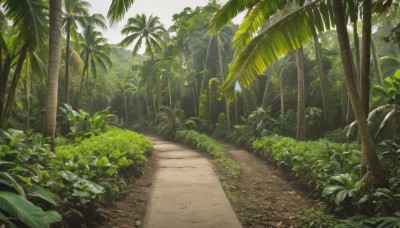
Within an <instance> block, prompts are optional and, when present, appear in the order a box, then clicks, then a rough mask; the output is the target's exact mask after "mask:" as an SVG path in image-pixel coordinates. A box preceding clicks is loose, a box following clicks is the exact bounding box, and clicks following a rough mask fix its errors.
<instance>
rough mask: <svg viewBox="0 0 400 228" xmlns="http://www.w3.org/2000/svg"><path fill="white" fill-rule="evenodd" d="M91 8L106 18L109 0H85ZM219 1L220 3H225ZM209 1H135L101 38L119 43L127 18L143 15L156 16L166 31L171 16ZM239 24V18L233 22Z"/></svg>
mask: <svg viewBox="0 0 400 228" xmlns="http://www.w3.org/2000/svg"><path fill="white" fill-rule="evenodd" d="M86 1H88V2H89V3H90V4H91V5H92V7H91V9H90V13H100V14H103V15H104V16H105V17H107V11H108V8H109V7H110V4H111V0H86ZM225 1H226V0H221V1H220V2H222V3H223V2H225ZM208 2H209V0H135V2H134V3H133V5H132V6H131V8H130V9H129V11H128V12H127V13H126V14H125V18H124V19H123V20H122V21H120V22H118V23H117V24H116V25H113V26H112V27H111V28H109V29H108V30H107V31H103V36H104V37H106V38H107V39H108V41H109V43H110V44H116V43H119V42H120V41H121V40H122V39H123V36H122V35H121V34H120V31H121V29H122V28H123V27H124V25H125V24H126V22H127V21H128V18H129V17H134V16H135V15H136V14H139V13H140V14H141V13H144V14H146V15H150V14H153V16H158V17H159V18H160V21H161V23H162V24H163V25H164V27H165V28H166V29H168V28H169V27H170V26H171V25H172V15H173V14H176V13H180V12H181V11H182V10H183V9H184V8H186V7H191V8H195V7H196V6H205V5H207V3H208ZM234 22H235V23H239V22H240V19H239V17H238V18H236V19H235V20H234Z"/></svg>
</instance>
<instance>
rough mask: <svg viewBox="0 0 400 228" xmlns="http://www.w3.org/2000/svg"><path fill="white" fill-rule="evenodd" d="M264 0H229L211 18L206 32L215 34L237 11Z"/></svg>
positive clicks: (239, 11) (251, 6)
mask: <svg viewBox="0 0 400 228" xmlns="http://www.w3.org/2000/svg"><path fill="white" fill-rule="evenodd" d="M264 1H266V0H261V1H260V0H229V1H227V2H226V3H225V4H224V5H223V6H222V7H221V8H220V9H219V10H217V11H216V12H215V13H214V15H213V17H212V18H211V21H210V24H209V27H208V33H209V34H210V35H215V34H216V33H217V32H218V31H220V30H221V29H222V28H223V27H225V25H227V24H228V23H229V22H230V21H231V20H232V19H233V18H235V17H236V16H237V15H238V14H239V13H241V12H243V11H245V10H247V9H250V8H253V7H254V6H255V5H257V4H259V3H260V2H264Z"/></svg>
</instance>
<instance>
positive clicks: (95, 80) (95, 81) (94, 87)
mask: <svg viewBox="0 0 400 228" xmlns="http://www.w3.org/2000/svg"><path fill="white" fill-rule="evenodd" d="M96 85H97V78H96V76H94V86H93V93H92V101H91V102H90V112H93V106H94V99H95V97H96V96H95V94H96Z"/></svg>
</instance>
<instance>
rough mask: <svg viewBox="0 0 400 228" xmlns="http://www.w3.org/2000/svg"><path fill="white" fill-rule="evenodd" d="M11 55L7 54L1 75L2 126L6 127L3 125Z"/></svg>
mask: <svg viewBox="0 0 400 228" xmlns="http://www.w3.org/2000/svg"><path fill="white" fill-rule="evenodd" d="M11 62H12V59H11V56H10V54H7V55H6V59H5V61H4V67H3V72H2V75H1V87H0V128H1V129H5V127H4V126H3V125H2V123H3V119H4V113H5V108H6V107H5V106H6V92H7V82H8V77H9V74H10V69H11Z"/></svg>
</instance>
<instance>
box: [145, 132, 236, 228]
mask: <svg viewBox="0 0 400 228" xmlns="http://www.w3.org/2000/svg"><path fill="white" fill-rule="evenodd" d="M149 139H150V140H152V141H153V143H154V144H155V146H154V148H155V156H156V157H157V161H158V166H159V168H158V169H157V171H156V173H155V175H154V182H153V186H152V190H151V197H150V204H149V205H148V208H147V213H146V216H145V220H144V227H151V228H154V227H155V228H156V227H162V228H168V227H174V228H175V227H176V228H180V227H191V228H192V227H222V228H223V227H229V228H235V227H241V224H240V223H239V220H238V219H237V217H236V215H235V212H234V211H233V209H232V207H231V205H230V203H229V201H228V199H227V197H226V196H225V193H224V191H223V189H222V187H221V183H220V181H219V179H218V177H217V175H216V174H215V173H214V170H213V168H212V164H211V163H210V161H209V160H208V159H206V158H205V157H204V156H201V154H200V153H198V152H196V151H193V150H189V149H187V148H185V147H182V146H180V145H177V144H174V143H171V142H165V141H161V140H159V139H158V138H154V137H149Z"/></svg>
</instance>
